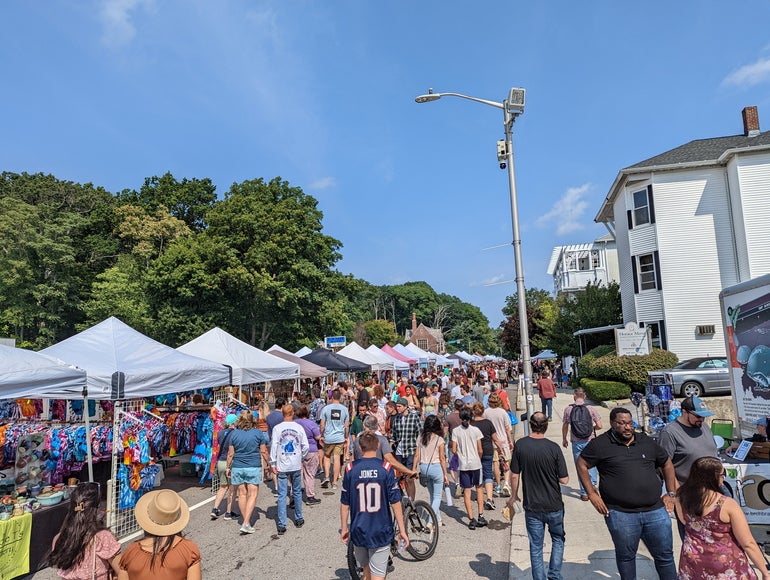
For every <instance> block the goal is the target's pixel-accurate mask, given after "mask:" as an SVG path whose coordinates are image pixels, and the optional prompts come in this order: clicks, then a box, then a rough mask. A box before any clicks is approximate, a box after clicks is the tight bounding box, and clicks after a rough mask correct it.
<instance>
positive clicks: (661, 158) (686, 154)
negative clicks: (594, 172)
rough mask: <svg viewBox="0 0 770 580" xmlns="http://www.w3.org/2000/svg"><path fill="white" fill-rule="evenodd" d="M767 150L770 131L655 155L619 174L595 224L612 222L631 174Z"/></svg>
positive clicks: (700, 141)
mask: <svg viewBox="0 0 770 580" xmlns="http://www.w3.org/2000/svg"><path fill="white" fill-rule="evenodd" d="M767 149H770V131H765V132H764V133H759V134H757V135H755V136H753V137H749V136H746V135H731V136H728V137H714V138H711V139H696V140H694V141H690V142H689V143H685V144H684V145H681V146H679V147H675V148H674V149H670V150H668V151H666V152H664V153H661V154H660V155H655V156H654V157H650V158H649V159H645V160H644V161H640V162H639V163H635V164H634V165H629V166H628V167H626V168H624V169H621V170H620V171H619V172H618V174H617V176H616V177H615V181H614V182H613V183H612V186H611V187H610V190H609V192H608V193H607V197H606V198H605V199H604V201H603V202H602V206H601V208H599V212H598V213H597V214H596V217H595V218H594V221H596V222H609V221H612V219H613V211H612V205H613V203H614V201H615V197H616V196H617V195H618V193H619V191H620V189H621V188H622V187H623V185H624V184H625V181H626V179H627V178H628V177H629V176H630V175H633V174H635V173H648V172H652V171H673V170H677V169H686V168H689V167H703V166H709V165H712V166H713V165H724V164H726V163H727V161H728V160H729V159H730V158H731V157H732V156H733V155H735V154H737V153H743V152H749V151H761V150H767Z"/></svg>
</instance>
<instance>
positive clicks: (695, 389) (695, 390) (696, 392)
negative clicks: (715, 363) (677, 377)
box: [682, 381, 703, 397]
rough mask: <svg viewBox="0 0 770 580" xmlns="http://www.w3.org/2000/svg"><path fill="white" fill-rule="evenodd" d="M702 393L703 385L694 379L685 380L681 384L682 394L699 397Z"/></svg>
mask: <svg viewBox="0 0 770 580" xmlns="http://www.w3.org/2000/svg"><path fill="white" fill-rule="evenodd" d="M702 394H703V387H702V386H701V385H700V383H696V382H695V381H687V382H686V383H684V384H683V385H682V395H683V396H685V397H700V396H701V395H702Z"/></svg>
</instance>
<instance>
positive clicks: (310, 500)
mask: <svg viewBox="0 0 770 580" xmlns="http://www.w3.org/2000/svg"><path fill="white" fill-rule="evenodd" d="M317 503H321V500H320V499H318V498H317V497H309V498H307V504H308V505H315V504H317Z"/></svg>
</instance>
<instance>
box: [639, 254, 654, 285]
mask: <svg viewBox="0 0 770 580" xmlns="http://www.w3.org/2000/svg"><path fill="white" fill-rule="evenodd" d="M656 279H657V276H656V275H655V257H654V256H653V255H652V254H643V255H641V256H639V288H640V289H641V290H655V289H656V288H657V287H658V286H657V284H656Z"/></svg>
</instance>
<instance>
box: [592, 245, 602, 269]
mask: <svg viewBox="0 0 770 580" xmlns="http://www.w3.org/2000/svg"><path fill="white" fill-rule="evenodd" d="M601 264H602V262H601V259H600V258H599V252H598V251H597V250H592V251H591V268H592V269H593V270H596V269H597V268H598V267H599V266H601Z"/></svg>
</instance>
